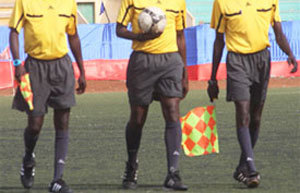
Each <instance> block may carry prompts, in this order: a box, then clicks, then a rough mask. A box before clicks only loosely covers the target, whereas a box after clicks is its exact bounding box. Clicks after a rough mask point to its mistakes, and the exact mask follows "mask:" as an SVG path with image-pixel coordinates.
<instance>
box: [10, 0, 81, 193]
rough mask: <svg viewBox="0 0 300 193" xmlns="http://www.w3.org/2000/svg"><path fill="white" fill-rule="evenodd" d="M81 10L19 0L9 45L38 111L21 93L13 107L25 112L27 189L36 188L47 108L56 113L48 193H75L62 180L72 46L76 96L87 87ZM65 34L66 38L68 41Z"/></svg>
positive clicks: (71, 2) (71, 1)
mask: <svg viewBox="0 0 300 193" xmlns="http://www.w3.org/2000/svg"><path fill="white" fill-rule="evenodd" d="M76 18H77V5H76V2H75V0H63V1H60V0H51V1H49V0H34V1H31V0H16V2H15V7H14V10H13V13H12V16H11V19H10V21H9V27H10V28H11V32H10V43H11V46H10V47H11V50H12V54H13V57H14V61H16V62H17V61H19V64H18V65H17V66H16V68H15V72H16V73H15V75H16V78H17V79H19V78H20V76H21V75H23V74H24V73H25V71H26V72H27V73H29V77H30V83H31V88H32V93H33V106H34V109H33V110H30V109H29V107H28V105H27V103H26V101H25V100H24V98H23V97H22V95H21V92H20V89H19V88H18V90H17V93H16V95H15V97H14V100H13V108H14V109H17V110H20V111H26V113H27V114H28V126H27V127H26V129H25V131H24V144H25V155H24V157H23V163H22V167H21V172H20V175H21V182H22V184H23V186H24V187H25V188H27V189H29V188H31V187H32V186H33V182H34V173H35V156H34V153H33V152H34V148H35V145H36V142H37V140H38V136H39V133H40V130H41V128H42V125H43V120H44V115H45V114H46V113H47V111H48V106H50V107H52V108H53V109H54V116H53V118H54V125H55V130H56V134H55V156H54V176H53V180H52V182H51V183H50V184H49V192H60V193H72V190H71V189H70V188H69V187H68V186H67V184H66V183H65V182H64V180H63V179H62V175H63V170H64V165H65V161H66V156H67V150H68V142H69V128H68V123H69V115H70V108H71V107H72V106H74V105H75V96H74V90H75V78H74V71H73V65H72V61H71V59H70V57H69V56H68V44H67V37H68V42H69V44H70V48H71V50H72V53H73V55H74V58H75V59H76V62H77V66H78V68H79V71H80V76H79V79H78V85H79V87H78V89H77V91H78V93H79V94H81V93H83V92H84V90H85V87H86V83H85V75H84V68H83V61H82V54H81V48H80V40H79V38H78V34H77V29H76V28H77V27H76V25H77V24H76V21H77V19H76ZM22 28H23V29H24V47H25V52H26V53H27V58H26V60H25V65H24V67H23V66H22V65H20V60H19V43H18V41H19V40H18V35H19V32H20V31H21V29H22ZM66 33H67V36H66Z"/></svg>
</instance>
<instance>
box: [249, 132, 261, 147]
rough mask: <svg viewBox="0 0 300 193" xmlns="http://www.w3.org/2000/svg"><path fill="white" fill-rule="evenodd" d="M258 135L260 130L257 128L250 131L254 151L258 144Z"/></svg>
mask: <svg viewBox="0 0 300 193" xmlns="http://www.w3.org/2000/svg"><path fill="white" fill-rule="evenodd" d="M258 134H259V128H256V129H253V128H251V129H250V136H251V144H252V148H253V149H254V146H255V144H256V142H257V139H258Z"/></svg>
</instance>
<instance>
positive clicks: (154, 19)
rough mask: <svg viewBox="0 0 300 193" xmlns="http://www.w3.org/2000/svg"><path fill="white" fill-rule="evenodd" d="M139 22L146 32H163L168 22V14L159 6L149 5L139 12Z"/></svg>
mask: <svg viewBox="0 0 300 193" xmlns="http://www.w3.org/2000/svg"><path fill="white" fill-rule="evenodd" d="M138 24H139V27H140V29H141V30H142V31H143V32H144V33H148V32H154V33H161V32H163V31H164V29H165V26H166V24H167V20H166V15H165V13H164V11H163V10H161V9H160V8H158V7H147V8H145V9H144V10H143V11H142V12H141V13H140V14H139V17H138Z"/></svg>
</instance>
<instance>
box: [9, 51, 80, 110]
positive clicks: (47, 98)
mask: <svg viewBox="0 0 300 193" xmlns="http://www.w3.org/2000/svg"><path fill="white" fill-rule="evenodd" d="M25 69H26V71H27V72H28V73H29V77H30V83H31V89H32V92H33V106H34V109H33V110H32V111H30V110H29V108H28V105H27V103H26V101H25V100H24V98H23V97H22V95H21V92H20V90H19V88H18V90H17V92H16V95H15V97H14V100H13V105H12V108H13V109H17V110H20V111H26V112H27V114H28V115H30V116H42V115H44V114H46V113H47V111H48V106H50V107H52V108H54V109H67V108H70V107H72V106H74V105H75V104H76V102H75V94H74V92H75V91H74V88H75V78H74V70H73V66H72V61H71V59H70V57H69V56H68V55H65V56H64V57H62V58H59V59H54V60H39V59H35V58H32V57H30V56H28V57H27V58H26V61H25Z"/></svg>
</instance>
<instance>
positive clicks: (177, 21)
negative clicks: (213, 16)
mask: <svg viewBox="0 0 300 193" xmlns="http://www.w3.org/2000/svg"><path fill="white" fill-rule="evenodd" d="M153 6H154V7H159V8H160V9H162V10H163V11H164V13H165V15H166V20H167V25H166V27H165V29H164V31H163V33H162V35H161V36H159V37H158V38H156V39H153V40H148V41H144V42H140V41H136V40H134V41H133V42H132V49H133V50H135V51H143V52H146V53H152V54H161V53H169V52H177V51H178V46H177V35H176V31H177V30H178V31H180V30H183V29H184V28H185V23H186V4H185V0H122V4H121V8H120V11H119V14H118V18H117V22H118V23H120V24H122V25H123V26H127V25H128V24H129V23H131V25H132V32H133V33H136V34H138V33H142V31H141V29H140V28H139V25H138V16H139V14H140V13H141V11H142V10H143V9H144V8H146V7H153Z"/></svg>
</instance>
